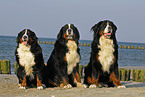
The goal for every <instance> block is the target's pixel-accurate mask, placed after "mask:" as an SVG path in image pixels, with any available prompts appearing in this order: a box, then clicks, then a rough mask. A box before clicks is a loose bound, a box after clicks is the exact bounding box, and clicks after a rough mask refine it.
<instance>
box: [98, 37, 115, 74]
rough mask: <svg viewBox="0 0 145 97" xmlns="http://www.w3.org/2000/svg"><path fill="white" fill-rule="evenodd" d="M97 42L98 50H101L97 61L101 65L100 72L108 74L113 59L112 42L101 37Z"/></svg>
mask: <svg viewBox="0 0 145 97" xmlns="http://www.w3.org/2000/svg"><path fill="white" fill-rule="evenodd" d="M99 42H100V45H99V48H100V49H101V50H100V51H99V61H100V63H101V65H102V70H103V71H104V72H105V71H107V72H108V73H109V68H110V65H111V64H112V63H113V59H114V55H113V52H114V45H113V40H112V39H108V38H106V37H104V36H101V37H100V39H99Z"/></svg>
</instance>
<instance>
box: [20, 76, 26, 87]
mask: <svg viewBox="0 0 145 97" xmlns="http://www.w3.org/2000/svg"><path fill="white" fill-rule="evenodd" d="M20 80H21V79H20ZM21 81H22V83H21V84H20V87H19V89H26V75H24V78H23V80H21Z"/></svg>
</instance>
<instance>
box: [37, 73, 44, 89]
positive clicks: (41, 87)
mask: <svg viewBox="0 0 145 97" xmlns="http://www.w3.org/2000/svg"><path fill="white" fill-rule="evenodd" d="M36 78H37V89H38V90H42V89H43V85H42V81H41V80H39V77H38V74H36Z"/></svg>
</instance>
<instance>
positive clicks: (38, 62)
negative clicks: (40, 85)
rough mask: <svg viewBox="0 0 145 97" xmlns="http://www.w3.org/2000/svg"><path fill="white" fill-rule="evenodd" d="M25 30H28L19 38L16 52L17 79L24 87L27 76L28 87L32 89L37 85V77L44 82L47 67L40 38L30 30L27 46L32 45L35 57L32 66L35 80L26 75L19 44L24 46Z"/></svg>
mask: <svg viewBox="0 0 145 97" xmlns="http://www.w3.org/2000/svg"><path fill="white" fill-rule="evenodd" d="M25 30H26V29H24V30H23V31H21V32H20V33H19V34H18V37H17V44H18V45H17V48H16V50H15V56H16V61H17V63H18V65H19V67H18V69H17V77H18V79H19V84H21V85H22V83H23V80H24V76H26V86H28V87H31V86H36V85H37V76H36V75H38V79H39V80H40V81H41V82H42V80H43V78H42V75H43V69H44V67H45V65H44V60H43V54H42V49H41V47H40V45H39V44H38V42H37V39H38V38H37V37H36V35H35V33H34V32H33V31H31V30H30V29H27V32H28V33H27V35H28V41H27V44H28V45H31V48H30V52H31V53H32V54H33V55H34V61H35V65H34V66H32V68H33V73H32V74H33V76H34V78H32V77H31V76H30V75H26V71H25V67H23V66H22V65H21V63H20V58H19V55H18V48H19V44H22V42H23V40H22V37H23V35H24V34H25ZM22 86H23V85H22ZM24 87H25V86H24Z"/></svg>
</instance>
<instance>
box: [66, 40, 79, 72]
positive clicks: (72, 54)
mask: <svg viewBox="0 0 145 97" xmlns="http://www.w3.org/2000/svg"><path fill="white" fill-rule="evenodd" d="M67 47H68V50H69V51H68V52H67V53H66V60H67V64H68V66H67V72H68V74H71V73H72V71H73V68H74V67H75V66H76V64H77V63H79V61H80V56H79V54H78V53H77V44H76V43H75V41H71V40H69V41H68V43H67Z"/></svg>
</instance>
